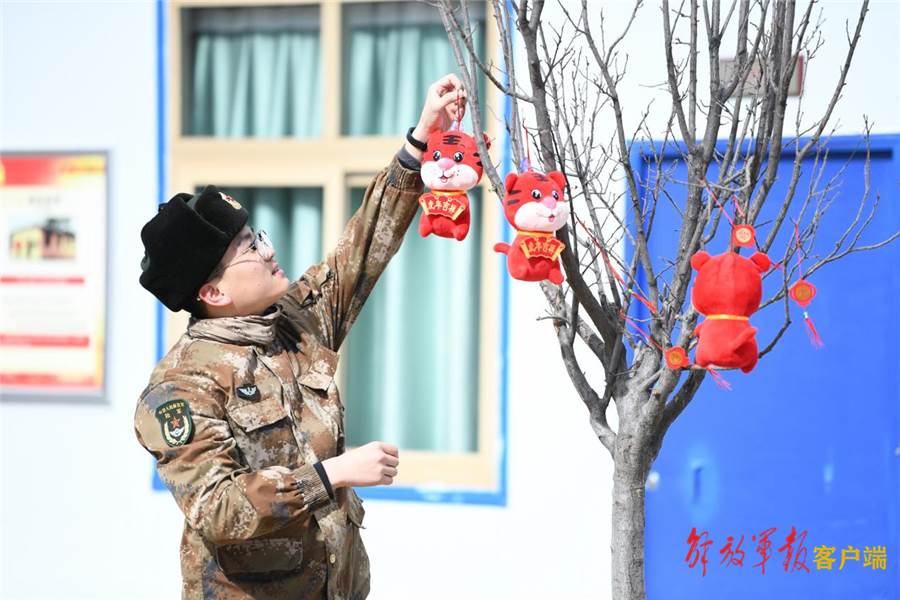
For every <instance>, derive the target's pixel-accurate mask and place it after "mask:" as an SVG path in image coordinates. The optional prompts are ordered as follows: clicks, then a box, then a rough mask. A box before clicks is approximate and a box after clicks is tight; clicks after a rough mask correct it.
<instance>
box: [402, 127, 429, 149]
mask: <svg viewBox="0 0 900 600" xmlns="http://www.w3.org/2000/svg"><path fill="white" fill-rule="evenodd" d="M415 129H416V128H415V127H410V128H409V131H407V132H406V141H407V142H409V143H410V145H411V146H412V147H413V148H418V149H419V150H421V151H422V152H425V151H426V150H428V144H426V143H425V142H420V141H419V140H417V139H416V138H414V137H413V135H412V132H413V131H414V130H415Z"/></svg>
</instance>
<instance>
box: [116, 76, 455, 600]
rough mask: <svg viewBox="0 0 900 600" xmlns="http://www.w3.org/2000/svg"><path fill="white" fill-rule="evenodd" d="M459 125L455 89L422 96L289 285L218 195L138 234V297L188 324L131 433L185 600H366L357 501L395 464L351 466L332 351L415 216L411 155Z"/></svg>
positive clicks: (177, 202)
mask: <svg viewBox="0 0 900 600" xmlns="http://www.w3.org/2000/svg"><path fill="white" fill-rule="evenodd" d="M464 110H465V91H464V90H463V89H462V85H461V84H460V82H459V80H458V79H457V78H456V77H455V76H454V75H447V76H446V77H444V78H442V79H440V80H439V81H437V82H435V83H434V84H433V85H432V86H431V87H430V88H429V89H428V93H427V97H426V99H425V103H424V107H423V109H422V114H421V117H420V120H419V123H418V125H417V126H416V127H415V128H410V131H409V132H408V133H407V142H406V144H405V145H404V147H403V148H401V150H400V151H399V152H398V153H397V155H396V156H395V157H394V159H393V160H392V161H391V163H390V165H388V166H387V167H386V168H385V169H384V170H382V171H381V173H379V174H378V175H377V176H376V177H375V179H374V180H373V181H372V182H371V183H370V184H369V187H368V188H367V189H366V193H365V197H364V199H363V203H362V206H361V207H360V208H359V210H358V211H357V212H356V214H354V215H353V217H352V218H351V219H350V221H349V223H348V224H347V226H346V229H345V230H344V234H343V236H342V237H341V239H340V240H339V241H338V244H337V247H336V248H335V249H334V250H333V251H332V252H331V254H329V255H328V257H327V258H326V259H325V260H324V261H323V262H322V263H321V264H318V265H315V266H313V267H311V268H310V269H308V270H307V271H306V273H304V274H303V276H302V277H301V278H300V279H299V280H298V281H295V282H293V283H291V282H289V281H288V279H287V278H286V277H285V275H284V272H283V271H282V270H281V269H280V268H279V267H278V263H277V262H276V261H275V251H274V249H273V248H272V246H271V244H270V242H269V239H268V237H267V236H266V234H265V232H262V231H260V232H254V231H253V230H252V229H250V227H248V226H247V220H248V213H247V211H246V210H245V209H244V208H242V207H241V205H240V204H239V203H238V202H237V201H235V200H234V199H232V198H231V197H230V196H227V195H226V194H224V193H222V192H220V191H218V190H217V189H216V188H215V187H214V186H208V187H207V188H206V189H204V190H203V192H202V193H200V194H199V195H197V196H191V195H190V194H176V195H175V196H174V197H173V198H172V199H171V200H169V201H168V202H167V203H165V204H163V205H161V206H160V210H159V212H158V214H157V215H156V216H154V217H153V218H152V219H151V220H150V221H149V222H148V223H147V224H146V225H145V226H144V228H143V229H142V230H141V239H142V240H143V243H144V247H145V256H144V260H143V261H142V263H141V269H142V271H143V272H142V274H141V277H140V282H141V285H143V286H144V287H145V288H146V289H147V290H149V291H150V292H151V293H152V294H153V295H154V296H156V297H157V298H158V299H159V300H160V301H161V302H162V303H163V304H165V305H166V307H168V308H169V309H170V310H173V311H178V310H189V311H190V312H191V314H192V318H191V320H190V324H189V325H188V328H187V331H186V333H185V334H184V335H183V336H182V337H181V339H180V340H179V341H178V342H177V343H176V344H175V345H174V346H173V348H172V349H171V350H170V351H169V353H168V354H167V355H166V356H165V357H164V358H163V359H162V360H161V361H160V363H159V364H158V365H157V366H156V369H155V370H154V371H153V373H152V375H151V376H150V384H149V385H148V386H147V388H146V389H145V390H144V392H143V393H142V394H141V397H140V399H139V401H138V405H137V410H136V412H135V417H134V419H135V421H134V422H135V431H136V433H137V437H138V440H139V441H140V443H141V445H142V446H144V448H146V449H147V450H148V451H149V452H150V453H151V454H152V455H153V457H154V458H155V459H156V468H157V471H158V472H159V476H160V478H161V479H162V481H163V482H164V483H165V484H166V486H167V487H168V488H169V490H170V491H171V492H172V495H173V496H174V497H175V501H176V502H177V503H178V506H179V508H180V509H181V510H182V512H183V513H184V516H185V523H184V533H183V536H182V539H181V570H182V576H183V583H182V597H183V598H217V599H218V598H224V599H232V598H256V599H264V598H272V599H275V598H277V599H284V598H303V599H326V598H327V599H328V600H338V599H341V600H345V599H346V600H357V599H361V598H365V597H366V596H367V595H368V592H369V561H368V556H367V554H366V550H365V548H364V547H363V544H362V540H361V539H360V535H359V527H361V526H362V523H363V515H364V510H363V506H362V501H361V500H360V499H359V497H358V496H357V495H356V494H355V493H354V491H353V489H352V486H373V485H390V484H391V483H392V482H393V478H394V477H395V476H396V474H397V467H398V464H399V460H398V451H397V448H396V447H394V446H392V445H390V444H388V443H384V442H371V443H369V444H366V445H364V446H361V447H359V448H355V449H353V450H349V451H345V447H344V405H343V404H342V403H341V400H340V397H339V395H338V391H337V388H336V387H335V384H334V373H335V367H336V366H337V362H338V354H337V351H338V349H339V348H340V346H341V342H343V340H344V339H345V338H346V336H347V332H348V331H349V330H350V327H351V325H352V324H353V322H354V321H355V319H356V317H357V315H358V314H359V311H360V309H362V306H363V303H364V302H365V300H366V298H367V297H368V296H369V293H370V292H371V291H372V288H373V286H374V285H375V282H376V281H377V279H378V277H379V276H380V275H381V273H382V271H384V269H385V267H386V266H387V263H388V261H389V260H390V259H391V257H392V256H393V255H394V254H395V253H396V252H397V250H398V248H399V247H400V243H401V241H402V240H403V235H404V233H405V232H406V229H407V227H408V226H409V224H410V221H411V220H412V218H413V216H414V215H415V213H416V209H417V207H418V202H417V200H418V197H419V194H420V193H421V192H422V181H421V179H420V178H419V173H418V169H419V163H420V160H421V156H422V150H424V149H425V144H424V143H423V142H422V141H421V140H426V139H427V138H428V134H429V133H431V132H432V131H434V130H436V129H447V128H449V126H450V124H451V123H452V122H453V121H454V120H456V118H457V117H458V116H461V111H464ZM458 113H459V114H458Z"/></svg>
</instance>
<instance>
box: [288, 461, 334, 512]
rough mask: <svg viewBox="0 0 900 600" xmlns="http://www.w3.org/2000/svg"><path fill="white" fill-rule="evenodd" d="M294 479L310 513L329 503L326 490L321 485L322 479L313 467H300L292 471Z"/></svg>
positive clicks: (323, 485)
mask: <svg viewBox="0 0 900 600" xmlns="http://www.w3.org/2000/svg"><path fill="white" fill-rule="evenodd" d="M294 477H295V478H296V479H297V487H298V489H299V490H300V493H301V494H302V495H303V501H304V502H305V503H306V506H307V510H309V511H310V512H312V511H315V510H317V509H319V508H321V507H323V506H325V505H326V504H328V503H329V502H331V498H330V497H329V495H328V489H327V488H326V487H325V484H324V483H322V478H321V477H319V474H318V473H317V472H316V468H315V467H314V466H312V465H308V466H305V467H300V468H299V469H297V470H295V471H294Z"/></svg>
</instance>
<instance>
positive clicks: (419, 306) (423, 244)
mask: <svg viewBox="0 0 900 600" xmlns="http://www.w3.org/2000/svg"><path fill="white" fill-rule="evenodd" d="M479 192H480V190H478V189H476V190H472V192H471V193H470V195H469V198H470V201H471V205H472V207H473V208H474V210H475V216H474V217H473V219H472V228H471V229H470V231H469V235H468V237H467V238H466V239H465V240H464V241H463V242H456V241H453V240H448V239H444V238H437V237H434V236H429V237H427V238H422V237H420V236H419V232H418V229H417V221H414V222H413V225H412V226H411V227H410V228H409V230H408V231H407V233H406V238H405V240H404V241H403V245H402V246H401V248H400V251H399V252H398V253H397V255H396V256H395V257H394V258H393V260H392V261H391V264H390V265H389V266H388V268H387V270H386V271H385V273H384V275H383V276H382V278H381V280H380V281H379V282H378V285H377V286H375V290H374V291H373V292H372V295H371V296H370V298H369V300H368V302H366V307H365V308H364V309H363V311H362V314H361V315H360V317H359V320H358V321H357V323H356V324H355V325H354V326H353V328H352V329H351V331H350V336H349V338H348V342H347V344H346V346H345V350H344V356H345V359H344V360H346V362H347V369H346V372H347V374H348V381H347V387H346V389H345V394H344V397H345V399H346V402H347V406H348V409H347V439H348V441H349V443H350V444H352V445H360V444H364V443H367V442H370V441H372V440H385V441H388V442H391V443H395V444H397V445H399V446H400V447H401V448H405V449H411V450H433V451H441V452H474V451H476V450H477V449H478V372H479V355H478V350H479V344H478V331H479V318H480V312H479V311H480V290H481V286H480V281H481V263H480V261H479V252H480V250H481V245H482V241H483V240H482V229H481V219H480V218H478V216H477V215H478V213H479V212H480V211H479V208H480V206H481V194H480V193H479ZM362 194H363V190H362V189H356V190H353V206H354V208H355V207H357V206H359V204H360V202H361V201H362Z"/></svg>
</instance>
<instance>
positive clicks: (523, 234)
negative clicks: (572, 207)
mask: <svg viewBox="0 0 900 600" xmlns="http://www.w3.org/2000/svg"><path fill="white" fill-rule="evenodd" d="M565 186H566V176H565V175H563V174H562V173H560V172H559V171H550V172H549V173H547V174H546V175H544V174H543V173H538V172H537V171H526V172H525V173H522V174H521V175H516V174H515V173H510V174H509V175H507V176H506V195H505V196H504V198H503V208H504V212H505V213H506V220H507V221H509V223H510V225H512V226H513V227H515V228H516V237H515V239H513V242H512V244H505V243H503V242H500V243H498V244H494V251H495V252H502V253H503V254H506V256H507V258H506V268H507V269H508V270H509V274H510V275H511V276H512V277H514V278H515V279H521V280H523V281H542V280H544V279H549V280H550V281H551V282H552V283H555V284H557V285H559V284H560V283H562V282H563V280H564V279H565V278H564V277H563V274H562V270H561V269H560V264H559V255H560V254H562V251H563V250H565V248H566V245H565V244H563V243H562V242H560V241H559V240H558V239H556V237H554V235H553V234H554V232H556V230H558V229H560V228H561V227H562V226H563V225H565V224H566V220H567V219H568V218H569V204H568V203H567V202H566V201H565V199H563V194H562V190H563V189H564V188H565Z"/></svg>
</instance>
